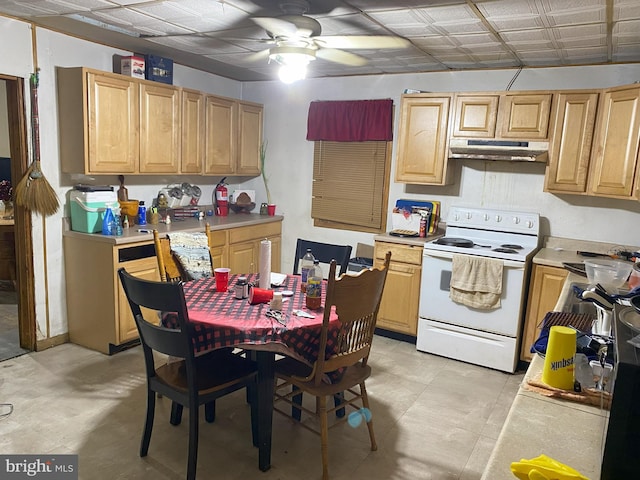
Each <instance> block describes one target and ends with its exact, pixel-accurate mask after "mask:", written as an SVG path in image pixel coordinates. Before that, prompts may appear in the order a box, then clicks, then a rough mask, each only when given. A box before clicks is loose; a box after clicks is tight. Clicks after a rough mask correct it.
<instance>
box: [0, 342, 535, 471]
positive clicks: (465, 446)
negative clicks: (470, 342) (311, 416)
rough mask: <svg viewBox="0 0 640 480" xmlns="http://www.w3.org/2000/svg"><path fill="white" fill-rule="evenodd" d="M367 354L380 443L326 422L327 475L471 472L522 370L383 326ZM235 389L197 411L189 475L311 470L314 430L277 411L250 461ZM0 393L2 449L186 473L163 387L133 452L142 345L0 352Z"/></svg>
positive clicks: (91, 467)
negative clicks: (267, 440) (412, 339)
mask: <svg viewBox="0 0 640 480" xmlns="http://www.w3.org/2000/svg"><path fill="white" fill-rule="evenodd" d="M371 365H372V367H373V372H374V373H373V376H372V377H371V378H370V379H369V380H368V381H367V386H368V391H369V395H370V397H371V402H372V405H371V410H372V412H373V421H374V426H375V432H376V438H377V441H378V450H377V451H376V452H371V451H370V449H369V438H368V434H367V429H366V427H365V426H364V425H361V426H360V427H357V428H352V427H350V426H349V425H348V424H347V423H344V424H342V425H340V426H338V427H336V428H334V429H332V430H330V432H329V444H330V459H329V463H330V472H331V478H332V479H334V480H339V479H349V480H354V479H360V478H367V479H371V480H390V479H397V480H419V479H425V480H426V479H430V480H454V479H459V480H472V479H479V478H480V477H481V475H482V471H483V469H484V466H485V464H486V462H487V460H488V458H489V455H490V453H491V450H492V448H493V445H494V443H495V441H496V439H497V438H498V435H499V433H500V429H501V427H502V424H503V422H504V420H505V418H506V416H507V413H508V411H509V407H510V405H511V402H512V400H513V398H514V396H515V393H516V391H517V389H518V386H519V384H520V382H521V381H522V378H523V374H524V372H518V373H517V374H515V375H509V374H506V373H502V372H498V371H494V370H489V369H485V368H482V367H478V366H474V365H469V364H465V363H460V362H456V361H453V360H449V359H445V358H441V357H436V356H432V355H428V354H425V353H421V352H417V351H416V350H415V346H414V345H411V344H408V343H405V342H400V341H397V340H392V339H389V338H385V337H380V336H376V339H375V342H374V349H373V352H372V356H371ZM244 395H245V394H244V391H241V392H236V393H235V394H232V395H230V396H227V397H224V398H222V399H220V400H218V402H217V417H216V422H215V423H214V424H207V423H205V422H204V420H202V423H201V428H200V449H199V457H198V478H199V479H204V480H206V479H213V478H215V479H243V480H247V479H251V480H253V479H258V480H276V479H278V480H299V479H300V478H309V479H319V478H320V477H321V465H320V444H319V442H320V439H319V437H317V436H315V435H314V434H312V433H311V432H309V431H307V430H306V429H303V428H300V427H299V426H296V425H295V424H293V423H292V422H291V421H290V420H288V419H287V418H285V417H283V416H281V415H277V414H274V425H273V428H274V431H273V447H272V456H271V459H272V467H271V469H270V470H269V471H268V472H264V473H263V472H260V471H259V470H258V467H257V465H258V451H257V449H255V448H253V447H252V445H251V435H250V425H249V418H250V417H249V406H248V405H247V404H246V402H245V396H244ZM0 403H11V404H13V406H14V411H13V413H12V414H11V415H10V416H7V417H4V418H0V452H2V453H5V454H8V453H16V454H25V453H33V454H38V453H58V454H63V453H73V454H78V455H79V474H80V478H81V479H87V480H88V479H91V480H102V479H104V480H114V479H154V480H155V479H180V478H184V476H185V473H186V470H185V466H186V452H187V422H186V421H183V423H182V424H181V425H180V426H178V427H173V426H171V425H170V424H169V421H168V419H169V407H170V402H169V401H167V399H160V400H159V401H158V407H157V412H156V421H155V426H154V431H153V435H152V438H151V446H150V450H149V455H148V456H147V457H146V458H140V457H139V456H138V449H139V443H140V434H141V430H142V424H143V419H144V414H145V377H144V368H143V358H142V354H141V349H140V347H135V348H133V349H130V350H127V351H124V352H121V353H118V354H116V355H114V356H111V357H109V356H106V355H103V354H101V353H98V352H94V351H91V350H87V349H85V348H83V347H79V346H77V345H73V344H65V345H61V346H58V347H55V348H51V349H49V350H45V351H42V352H37V353H29V354H27V355H22V356H20V357H16V358H13V359H10V360H6V361H4V362H0ZM3 411H6V409H4V408H3V407H0V414H1V413H3ZM185 413H186V412H185ZM186 418H187V417H186V415H185V420H186ZM201 419H202V415H201Z"/></svg>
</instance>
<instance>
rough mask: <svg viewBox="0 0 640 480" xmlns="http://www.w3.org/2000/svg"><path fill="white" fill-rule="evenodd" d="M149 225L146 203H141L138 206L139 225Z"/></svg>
mask: <svg viewBox="0 0 640 480" xmlns="http://www.w3.org/2000/svg"><path fill="white" fill-rule="evenodd" d="M146 224H147V207H145V206H144V201H142V200H141V201H140V203H139V204H138V225H146Z"/></svg>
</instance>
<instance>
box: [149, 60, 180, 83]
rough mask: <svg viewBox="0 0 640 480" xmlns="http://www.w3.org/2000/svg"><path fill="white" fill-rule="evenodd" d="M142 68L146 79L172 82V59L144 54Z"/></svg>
mask: <svg viewBox="0 0 640 480" xmlns="http://www.w3.org/2000/svg"><path fill="white" fill-rule="evenodd" d="M144 63H145V65H144V70H145V77H146V79H147V80H152V81H154V82H162V83H166V84H168V85H172V84H173V60H171V59H170V58H164V57H159V56H157V55H145V56H144Z"/></svg>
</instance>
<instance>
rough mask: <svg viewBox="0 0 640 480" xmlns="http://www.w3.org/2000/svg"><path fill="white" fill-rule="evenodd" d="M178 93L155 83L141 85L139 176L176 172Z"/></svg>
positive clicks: (170, 87) (178, 125) (179, 102)
mask: <svg viewBox="0 0 640 480" xmlns="http://www.w3.org/2000/svg"><path fill="white" fill-rule="evenodd" d="M180 100H181V97H180V90H178V89H177V88H175V87H172V86H169V85H163V84H158V83H141V84H140V173H179V172H180V153H181V152H180V137H181V133H182V125H181V120H180V119H181V112H182V108H181V106H182V105H181V101H180Z"/></svg>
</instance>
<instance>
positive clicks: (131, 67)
mask: <svg viewBox="0 0 640 480" xmlns="http://www.w3.org/2000/svg"><path fill="white" fill-rule="evenodd" d="M116 73H121V74H122V75H127V76H128V77H134V78H144V58H142V57H136V56H129V57H122V58H121V59H120V71H119V72H116Z"/></svg>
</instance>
